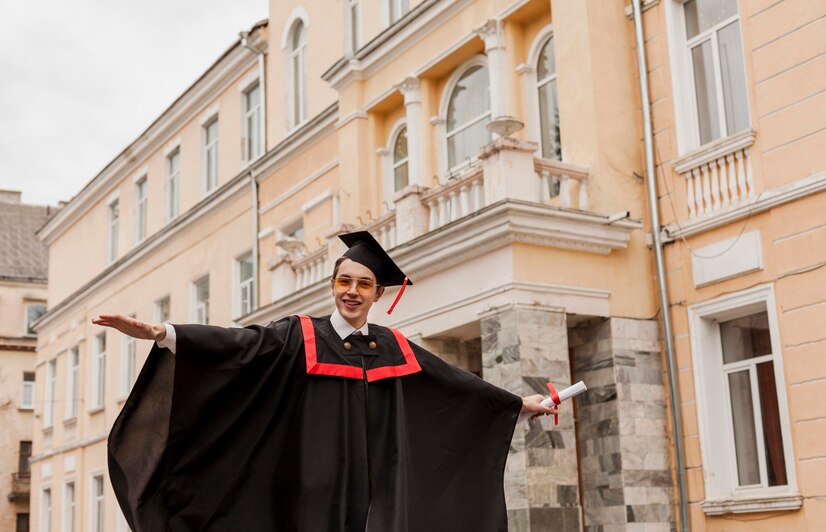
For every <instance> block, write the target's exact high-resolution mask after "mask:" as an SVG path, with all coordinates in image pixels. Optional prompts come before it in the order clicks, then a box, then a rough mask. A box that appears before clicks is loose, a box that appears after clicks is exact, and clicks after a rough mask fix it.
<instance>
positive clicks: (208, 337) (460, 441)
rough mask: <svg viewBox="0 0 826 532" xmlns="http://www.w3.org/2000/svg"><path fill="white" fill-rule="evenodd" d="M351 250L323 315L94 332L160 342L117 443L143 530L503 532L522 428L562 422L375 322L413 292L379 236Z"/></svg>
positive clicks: (132, 513) (118, 484)
mask: <svg viewBox="0 0 826 532" xmlns="http://www.w3.org/2000/svg"><path fill="white" fill-rule="evenodd" d="M341 238H342V240H343V241H344V242H345V243H346V244H347V245H348V248H349V249H348V251H347V252H346V253H345V255H344V256H343V257H342V258H340V259H339V260H338V261H336V265H335V269H334V272H333V278H332V280H331V291H332V294H333V298H334V300H335V306H336V311H335V312H334V313H333V314H332V315H331V316H329V317H323V318H310V317H307V316H300V317H297V316H292V317H288V318H284V319H281V320H279V321H277V322H274V323H271V324H270V325H269V326H267V327H262V326H257V325H254V326H249V327H246V328H222V327H211V326H203V325H174V326H172V325H169V324H163V325H150V324H146V323H143V322H140V321H138V320H135V319H132V318H127V317H124V316H120V315H102V316H100V317H99V318H97V319H94V320H92V321H93V323H95V324H98V325H103V326H109V327H114V328H116V329H118V330H120V331H121V332H123V333H125V334H127V335H129V336H132V337H135V338H144V339H152V340H155V341H156V342H157V345H155V346H153V348H152V351H151V352H150V354H149V357H148V359H147V362H146V364H145V365H144V368H143V370H142V371H141V374H140V376H139V377H138V380H137V382H136V383H135V387H134V389H133V391H132V393H131V395H130V397H129V399H128V400H127V402H126V403H125V405H124V407H123V410H122V411H121V414H120V416H119V417H118V419H117V421H116V422H115V424H114V426H113V428H112V432H111V434H110V437H109V469H110V476H111V479H112V484H113V486H114V488H115V493H116V495H117V497H118V500H119V502H120V505H121V507H122V509H123V511H124V515H125V516H126V518H127V521H128V522H129V524H130V526H131V527H132V529H133V530H135V531H136V532H141V531H153V532H154V531H159V530H176V531H177V530H233V531H234V530H239V531H244V532H253V531H259V530H260V531H273V530H278V531H282V530H284V531H292V530H301V531H305V530H306V531H325V532H326V531H347V532H350V531H358V532H362V531H368V532H379V531H381V532H386V531H407V532H418V531H440V530H445V531H464V530H473V531H494V530H505V529H506V528H507V517H506V512H505V504H504V493H503V484H502V483H503V480H502V479H503V472H504V466H505V460H506V458H507V453H508V448H509V444H510V440H511V437H512V435H513V430H514V426H515V423H516V420H517V415H518V414H520V413H523V414H526V415H535V416H539V415H547V414H551V413H555V409H551V408H545V407H543V406H541V405H540V404H539V401H540V400H541V399H542V396H541V395H536V396H532V397H528V398H524V399H520V398H519V397H517V396H515V395H513V394H511V393H509V392H507V391H505V390H502V389H500V388H497V387H496V386H493V385H491V384H489V383H487V382H485V381H483V380H482V379H479V378H478V377H476V376H475V375H472V374H470V373H467V372H465V371H462V370H459V369H457V368H455V367H453V366H451V365H449V364H447V363H445V362H444V361H442V360H441V359H439V358H438V357H436V356H434V355H432V354H431V353H429V352H427V351H426V350H424V349H422V348H421V347H419V346H416V345H415V344H410V343H409V342H408V341H407V340H406V339H405V338H404V336H403V335H402V334H401V333H399V332H398V331H395V330H393V329H389V328H387V327H381V326H378V325H373V324H369V325H368V324H367V315H368V312H369V310H370V308H371V306H372V305H373V303H375V302H376V301H378V300H379V298H380V297H381V296H382V294H383V292H384V287H385V286H394V285H399V284H401V285H402V290H403V289H404V287H405V285H406V284H412V283H409V281H408V280H407V278H406V277H405V276H404V274H403V273H402V272H401V270H400V269H399V268H398V266H396V264H395V263H394V262H393V261H392V259H390V257H389V256H388V255H387V253H386V252H385V251H384V250H383V249H382V248H381V246H380V245H379V244H378V243H377V242H376V241H375V239H373V237H372V236H370V234H369V233H367V232H359V233H350V234H348V235H342V236H341ZM400 294H401V291H400ZM397 301H398V298H397ZM394 305H395V303H394ZM167 351H171V352H172V353H174V356H172V355H170V353H169V352H167Z"/></svg>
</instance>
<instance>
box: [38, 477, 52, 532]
mask: <svg viewBox="0 0 826 532" xmlns="http://www.w3.org/2000/svg"><path fill="white" fill-rule="evenodd" d="M51 529H52V490H51V489H50V488H43V490H42V491H41V492H40V532H49V531H50V530H51Z"/></svg>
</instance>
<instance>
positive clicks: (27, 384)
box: [19, 371, 36, 410]
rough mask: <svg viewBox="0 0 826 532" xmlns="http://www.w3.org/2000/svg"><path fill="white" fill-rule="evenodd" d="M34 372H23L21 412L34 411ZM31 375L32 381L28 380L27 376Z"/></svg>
mask: <svg viewBox="0 0 826 532" xmlns="http://www.w3.org/2000/svg"><path fill="white" fill-rule="evenodd" d="M34 373H35V372H34V371H24V372H23V385H22V387H21V390H20V406H19V408H20V410H34V394H35V392H36V390H35V383H36V377H35V374H34ZM27 375H31V380H26V376H27ZM27 390H28V395H29V398H30V400H29V402H28V403H27V402H26V392H27Z"/></svg>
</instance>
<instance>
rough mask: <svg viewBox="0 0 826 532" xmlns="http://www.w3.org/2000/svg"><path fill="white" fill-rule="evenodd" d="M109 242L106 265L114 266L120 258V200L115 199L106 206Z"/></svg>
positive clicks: (107, 244)
mask: <svg viewBox="0 0 826 532" xmlns="http://www.w3.org/2000/svg"><path fill="white" fill-rule="evenodd" d="M106 216H107V225H106V228H107V233H106V234H107V238H106V240H107V242H106V263H107V264H112V263H113V262H115V261H116V260H117V258H118V239H119V236H120V199H119V198H115V199H113V200H112V201H110V202H108V203H107V204H106Z"/></svg>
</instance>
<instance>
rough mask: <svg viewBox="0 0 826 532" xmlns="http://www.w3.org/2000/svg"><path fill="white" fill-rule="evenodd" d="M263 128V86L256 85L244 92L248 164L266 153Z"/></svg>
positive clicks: (245, 144)
mask: <svg viewBox="0 0 826 532" xmlns="http://www.w3.org/2000/svg"><path fill="white" fill-rule="evenodd" d="M262 127H263V122H262V120H261V86H260V85H259V84H258V83H255V85H253V86H252V87H251V88H249V89H247V90H246V91H245V92H244V137H245V139H246V140H245V141H244V154H245V160H246V161H247V162H251V161H254V160H255V159H257V158H258V157H260V156H261V153H262V152H263V151H264V146H263V133H262Z"/></svg>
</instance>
